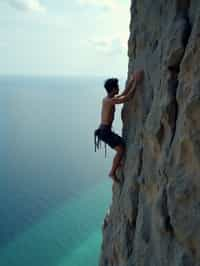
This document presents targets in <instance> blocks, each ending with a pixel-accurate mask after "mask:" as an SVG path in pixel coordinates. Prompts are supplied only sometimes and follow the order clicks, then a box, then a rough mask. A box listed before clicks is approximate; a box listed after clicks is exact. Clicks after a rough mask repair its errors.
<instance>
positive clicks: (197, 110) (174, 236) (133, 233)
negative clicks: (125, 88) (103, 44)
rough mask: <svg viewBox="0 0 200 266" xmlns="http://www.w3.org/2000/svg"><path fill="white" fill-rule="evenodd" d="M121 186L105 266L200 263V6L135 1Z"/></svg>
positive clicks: (107, 223) (194, 1) (106, 230)
mask: <svg viewBox="0 0 200 266" xmlns="http://www.w3.org/2000/svg"><path fill="white" fill-rule="evenodd" d="M130 10H131V22H130V38H129V50H128V55H129V68H128V73H129V74H130V73H132V72H133V71H134V70H135V69H141V68H143V69H144V71H145V78H144V81H143V82H142V83H141V84H140V85H139V86H138V88H137V91H136V94H135V97H134V99H132V100H130V101H129V102H128V103H126V104H125V105H124V107H123V110H122V121H123V137H124V138H125V140H126V146H127V149H126V154H125V159H124V167H123V169H121V170H120V172H119V175H120V176H121V178H123V183H122V184H121V185H119V184H117V183H114V184H113V188H112V190H113V191H112V192H113V195H112V203H111V206H110V208H109V211H108V213H107V214H106V217H105V219H104V223H103V226H102V233H103V243H102V246H101V256H100V259H99V265H100V266H193V265H194V266H199V265H200V1H199V0H190V1H189V0H165V1H163V0H132V3H131V9H130Z"/></svg>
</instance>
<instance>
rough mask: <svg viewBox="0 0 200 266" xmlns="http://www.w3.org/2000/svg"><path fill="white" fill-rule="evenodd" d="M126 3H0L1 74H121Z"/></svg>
mask: <svg viewBox="0 0 200 266" xmlns="http://www.w3.org/2000/svg"><path fill="white" fill-rule="evenodd" d="M129 9H130V0H72V1H70V0H59V1H56V0H3V1H2V0H1V1H0V24H1V27H0V58H1V60H0V75H66V76H67V75H87V76H91V75H120V76H124V75H126V73H127V69H128V56H127V50H128V47H127V46H128V37H129V21H130V10H129Z"/></svg>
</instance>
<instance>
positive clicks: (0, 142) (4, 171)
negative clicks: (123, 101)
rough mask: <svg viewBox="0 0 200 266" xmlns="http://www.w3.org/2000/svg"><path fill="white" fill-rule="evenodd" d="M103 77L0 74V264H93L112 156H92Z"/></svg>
mask: <svg viewBox="0 0 200 266" xmlns="http://www.w3.org/2000/svg"><path fill="white" fill-rule="evenodd" d="M105 78H106V77H78V76H73V77H39V76H38V77H37V76H0V266H85V265H87V266H95V265H96V266H98V261H99V256H100V250H101V243H102V224H103V219H104V216H105V215H106V212H107V211H108V209H109V206H110V204H111V202H112V180H111V179H110V178H109V177H108V172H109V170H110V167H111V163H112V157H113V154H114V152H113V151H112V150H111V149H109V148H108V152H107V157H106V158H105V152H104V149H103V147H102V149H101V150H99V151H97V152H95V151H94V135H93V132H94V129H95V128H97V127H98V125H99V123H100V107H101V98H102V97H103V96H104V95H105V92H104V89H103V82H104V80H105ZM122 82H123V80H122ZM120 111H121V110H120V108H118V110H117V112H116V116H118V117H117V119H116V121H115V123H114V129H115V131H117V133H119V134H121V130H120V127H121V121H120Z"/></svg>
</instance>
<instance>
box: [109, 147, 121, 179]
mask: <svg viewBox="0 0 200 266" xmlns="http://www.w3.org/2000/svg"><path fill="white" fill-rule="evenodd" d="M114 149H115V150H116V152H117V153H116V154H115V156H114V158H113V163H112V168H111V170H110V173H109V176H110V177H112V178H113V179H114V180H115V181H119V180H118V179H117V176H116V170H117V168H118V167H119V166H120V164H121V160H122V157H123V154H124V150H125V149H124V146H123V145H118V146H116V147H115V148H114Z"/></svg>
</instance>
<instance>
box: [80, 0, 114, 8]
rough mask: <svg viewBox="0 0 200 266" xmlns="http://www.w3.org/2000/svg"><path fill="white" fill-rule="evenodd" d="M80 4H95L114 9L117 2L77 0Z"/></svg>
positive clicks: (111, 0)
mask: <svg viewBox="0 0 200 266" xmlns="http://www.w3.org/2000/svg"><path fill="white" fill-rule="evenodd" d="M79 3H80V4H81V5H87V6H96V7H100V8H103V9H109V10H115V9H117V8H119V4H118V3H117V2H116V1H114V0H79Z"/></svg>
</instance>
